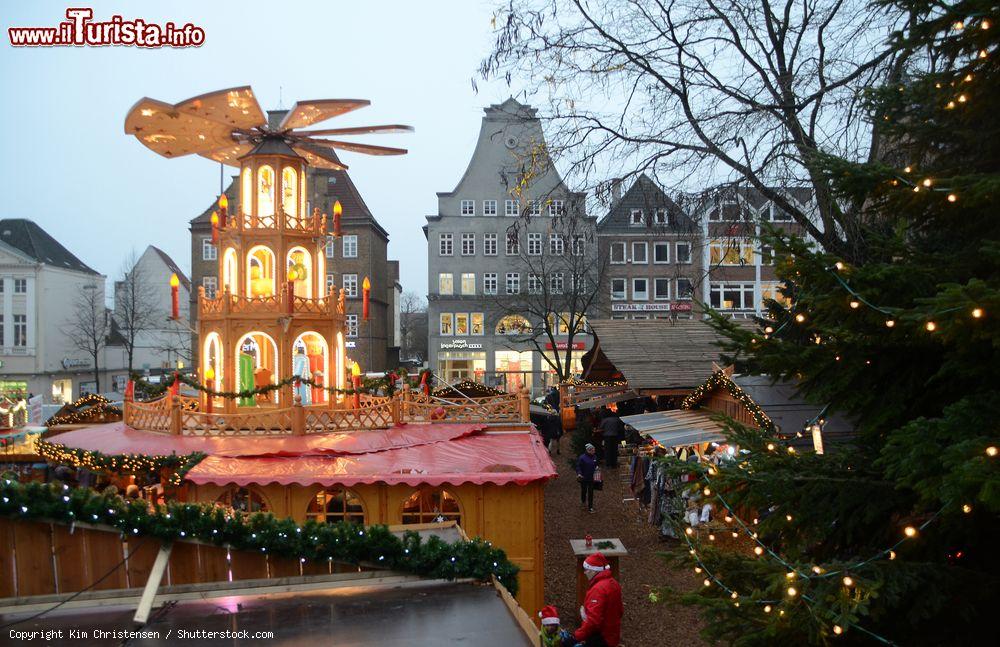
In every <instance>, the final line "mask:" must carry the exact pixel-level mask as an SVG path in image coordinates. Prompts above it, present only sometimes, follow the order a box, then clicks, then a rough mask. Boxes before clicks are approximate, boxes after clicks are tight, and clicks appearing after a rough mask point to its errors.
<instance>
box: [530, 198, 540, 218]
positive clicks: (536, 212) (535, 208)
mask: <svg viewBox="0 0 1000 647" xmlns="http://www.w3.org/2000/svg"><path fill="white" fill-rule="evenodd" d="M528 204H529V205H530V207H531V211H530V213H531V215H533V216H540V215H542V203H541V202H539V201H538V200H532V201H531V202H529V203H528Z"/></svg>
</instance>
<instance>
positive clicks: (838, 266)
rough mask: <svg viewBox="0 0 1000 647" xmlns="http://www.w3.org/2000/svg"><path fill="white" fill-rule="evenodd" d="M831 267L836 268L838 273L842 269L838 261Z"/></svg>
mask: <svg viewBox="0 0 1000 647" xmlns="http://www.w3.org/2000/svg"><path fill="white" fill-rule="evenodd" d="M833 266H834V267H836V268H837V270H838V271H839V270H842V269H844V264H843V263H841V262H840V261H837V262H836V263H834V264H833Z"/></svg>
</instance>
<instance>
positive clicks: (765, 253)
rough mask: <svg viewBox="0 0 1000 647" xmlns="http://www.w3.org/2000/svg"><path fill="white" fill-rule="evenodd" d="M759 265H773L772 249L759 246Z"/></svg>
mask: <svg viewBox="0 0 1000 647" xmlns="http://www.w3.org/2000/svg"><path fill="white" fill-rule="evenodd" d="M760 264H761V265H774V248H773V247H771V246H770V245H761V246H760Z"/></svg>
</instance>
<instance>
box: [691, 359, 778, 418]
mask: <svg viewBox="0 0 1000 647" xmlns="http://www.w3.org/2000/svg"><path fill="white" fill-rule="evenodd" d="M720 387H721V388H723V389H725V390H726V391H727V392H728V393H729V395H731V396H733V398H735V399H736V401H737V402H739V403H740V404H742V405H743V406H744V407H746V410H747V411H749V412H750V415H751V416H753V419H754V422H756V423H757V426H758V427H760V428H761V429H762V430H764V431H769V432H773V431H775V426H774V421H773V420H771V418H770V417H769V416H768V415H767V414H766V413H764V410H763V409H761V408H760V405H758V404H757V403H756V402H754V401H753V398H751V397H750V396H749V395H747V394H746V392H745V391H744V390H743V389H741V388H740V387H739V385H737V384H736V382H733V381H732V380H731V379H730V378H729V376H728V375H726V373H725V371H716V372H715V373H713V374H712V376H711V377H710V378H708V380H706V381H705V382H704V383H703V384H702V385H701V386H699V387H698V388H696V389H695V390H694V391H692V392H691V393H690V394H689V395H688V396H687V397H686V398H684V399H683V400H682V401H681V409H693V408H695V407H696V406H697V404H698V402H700V401H701V399H702V398H704V397H705V396H706V395H708V394H709V393H711V392H712V391H714V390H715V389H717V388H720Z"/></svg>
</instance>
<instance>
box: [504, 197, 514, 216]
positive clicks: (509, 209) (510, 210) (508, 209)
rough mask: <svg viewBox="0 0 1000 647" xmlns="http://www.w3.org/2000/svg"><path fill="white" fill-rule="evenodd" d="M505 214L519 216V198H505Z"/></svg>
mask: <svg viewBox="0 0 1000 647" xmlns="http://www.w3.org/2000/svg"><path fill="white" fill-rule="evenodd" d="M503 215H505V216H512V217H513V216H517V200H504V202H503Z"/></svg>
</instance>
